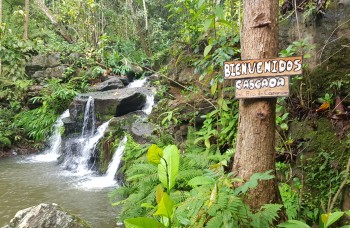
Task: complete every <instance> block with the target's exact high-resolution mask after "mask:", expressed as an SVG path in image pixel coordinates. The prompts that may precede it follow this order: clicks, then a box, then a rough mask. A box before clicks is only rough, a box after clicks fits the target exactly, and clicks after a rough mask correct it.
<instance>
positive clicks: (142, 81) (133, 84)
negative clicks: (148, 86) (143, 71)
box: [128, 78, 147, 88]
mask: <svg viewBox="0 0 350 228" xmlns="http://www.w3.org/2000/svg"><path fill="white" fill-rule="evenodd" d="M146 81H147V78H144V79H139V80H135V81H133V82H131V83H130V84H129V85H128V88H138V87H142V86H143V85H144V84H145V83H146Z"/></svg>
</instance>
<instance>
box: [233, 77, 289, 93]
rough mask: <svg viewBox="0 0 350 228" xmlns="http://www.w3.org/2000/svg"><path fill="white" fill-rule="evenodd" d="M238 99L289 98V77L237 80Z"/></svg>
mask: <svg viewBox="0 0 350 228" xmlns="http://www.w3.org/2000/svg"><path fill="white" fill-rule="evenodd" d="M235 88H236V90H235V92H236V95H235V97H236V98H259V97H287V96H289V76H279V77H265V78H248V79H246V78H245V79H237V80H236V81H235Z"/></svg>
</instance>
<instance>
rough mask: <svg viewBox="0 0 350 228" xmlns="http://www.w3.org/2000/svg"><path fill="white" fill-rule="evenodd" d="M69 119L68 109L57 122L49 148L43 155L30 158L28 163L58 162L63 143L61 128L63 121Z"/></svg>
mask: <svg viewBox="0 0 350 228" xmlns="http://www.w3.org/2000/svg"><path fill="white" fill-rule="evenodd" d="M67 117H69V110H68V109H67V110H66V111H65V112H64V113H63V114H62V115H61V116H60V117H58V119H57V120H56V123H55V125H54V126H53V127H54V131H53V134H52V135H51V136H50V138H49V147H48V148H47V149H46V150H45V151H44V152H43V153H42V154H38V155H34V156H31V157H29V159H28V161H31V162H53V161H57V158H58V157H59V156H60V149H61V143H62V137H61V127H62V126H63V121H62V120H63V119H64V118H67Z"/></svg>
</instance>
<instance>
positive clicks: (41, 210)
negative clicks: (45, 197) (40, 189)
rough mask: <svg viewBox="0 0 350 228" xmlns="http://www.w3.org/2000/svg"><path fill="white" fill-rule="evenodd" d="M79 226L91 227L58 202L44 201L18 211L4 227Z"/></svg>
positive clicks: (70, 227)
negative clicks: (48, 202)
mask: <svg viewBox="0 0 350 228" xmlns="http://www.w3.org/2000/svg"><path fill="white" fill-rule="evenodd" d="M15 227H16V228H26V227H30V228H44V227H47V228H48V227H50V228H61V227H65V228H79V227H84V228H87V227H91V226H90V225H89V224H87V223H86V222H85V221H84V220H82V219H80V218H79V217H76V216H74V215H72V214H70V213H68V212H66V211H64V210H63V209H62V208H61V207H59V206H58V205H57V204H55V203H52V204H46V203H42V204H39V205H37V206H33V207H29V208H26V209H24V210H21V211H18V212H17V213H16V215H15V217H14V218H13V219H11V221H10V223H9V224H8V225H5V226H4V227H3V228H15Z"/></svg>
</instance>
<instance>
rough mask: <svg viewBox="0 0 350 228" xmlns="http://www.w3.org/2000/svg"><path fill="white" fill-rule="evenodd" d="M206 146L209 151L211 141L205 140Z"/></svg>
mask: <svg viewBox="0 0 350 228" xmlns="http://www.w3.org/2000/svg"><path fill="white" fill-rule="evenodd" d="M204 145H205V147H206V148H208V149H209V148H210V141H209V139H205V140H204Z"/></svg>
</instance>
